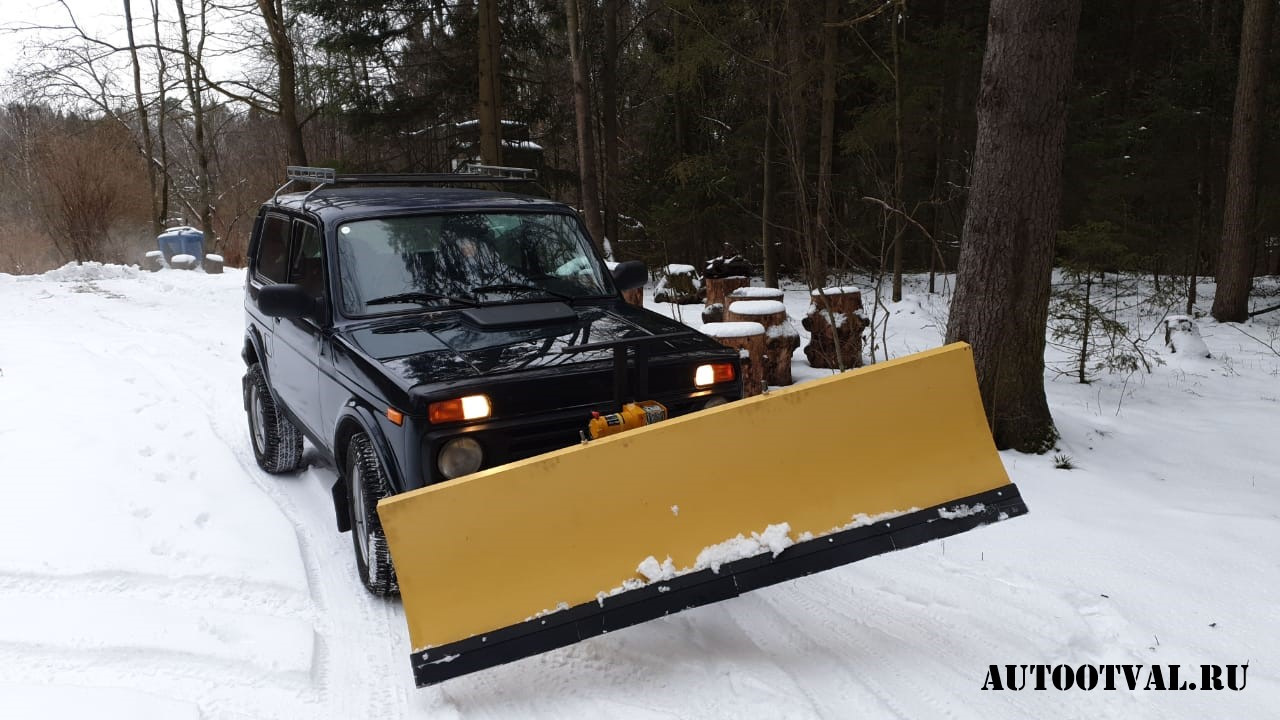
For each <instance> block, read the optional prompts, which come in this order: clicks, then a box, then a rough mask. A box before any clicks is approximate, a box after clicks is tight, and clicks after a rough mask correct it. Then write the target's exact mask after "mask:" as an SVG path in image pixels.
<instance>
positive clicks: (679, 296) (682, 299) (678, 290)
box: [653, 265, 702, 305]
mask: <svg viewBox="0 0 1280 720" xmlns="http://www.w3.org/2000/svg"><path fill="white" fill-rule="evenodd" d="M658 275H659V277H658V286H657V287H655V288H654V290H653V299H654V301H655V302H664V303H675V304H677V305H696V304H697V303H699V302H702V299H701V297H700V294H701V293H700V291H701V289H702V281H701V280H700V279H699V278H698V273H697V271H696V270H694V268H693V266H692V265H668V266H666V267H665V268H663V269H662V271H661V272H660V273H659V274H658Z"/></svg>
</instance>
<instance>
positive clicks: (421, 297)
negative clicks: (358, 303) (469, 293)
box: [364, 292, 480, 307]
mask: <svg viewBox="0 0 1280 720" xmlns="http://www.w3.org/2000/svg"><path fill="white" fill-rule="evenodd" d="M436 300H448V301H449V302H451V303H453V304H454V305H466V306H467V307H480V303H478V302H476V301H475V300H471V299H469V298H459V297H454V296H452V295H442V294H440V293H429V292H406V293H396V294H395V295H386V296H384V297H380V298H374V299H372V300H365V301H364V304H365V305H390V304H392V303H418V304H420V305H426V304H428V303H432V302H435V301H436Z"/></svg>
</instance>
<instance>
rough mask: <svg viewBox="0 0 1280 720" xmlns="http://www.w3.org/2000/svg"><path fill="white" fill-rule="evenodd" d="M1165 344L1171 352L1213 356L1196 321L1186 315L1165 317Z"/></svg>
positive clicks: (1193, 355)
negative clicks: (1202, 337)
mask: <svg viewBox="0 0 1280 720" xmlns="http://www.w3.org/2000/svg"><path fill="white" fill-rule="evenodd" d="M1164 344H1165V347H1167V348H1169V352H1171V353H1181V354H1183V355H1186V356H1188V357H1206V358H1207V357H1212V356H1211V355H1210V354H1209V346H1207V345H1205V344H1204V340H1203V339H1201V337H1200V330H1199V329H1198V328H1197V327H1196V321H1195V320H1192V319H1191V318H1189V317H1187V316H1186V315H1170V316H1169V317H1167V318H1165V319H1164Z"/></svg>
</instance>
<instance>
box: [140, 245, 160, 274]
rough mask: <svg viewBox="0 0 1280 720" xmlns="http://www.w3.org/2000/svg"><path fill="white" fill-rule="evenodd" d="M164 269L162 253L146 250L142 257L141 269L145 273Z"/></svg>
mask: <svg viewBox="0 0 1280 720" xmlns="http://www.w3.org/2000/svg"><path fill="white" fill-rule="evenodd" d="M163 267H164V253H162V252H160V251H159V250H148V251H147V253H146V254H145V255H143V256H142V269H143V270H146V271H147V272H159V271H160V270H161V268H163Z"/></svg>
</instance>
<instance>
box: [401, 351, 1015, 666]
mask: <svg viewBox="0 0 1280 720" xmlns="http://www.w3.org/2000/svg"><path fill="white" fill-rule="evenodd" d="M378 512H379V515H380V517H381V519H382V525H383V527H384V529H385V531H386V534H387V540H388V543H389V545H390V548H391V555H392V560H393V562H394V564H395V567H396V574H397V577H398V578H399V581H400V590H401V595H402V598H403V600H404V609H405V617H406V619H407V621H408V624H409V637H410V641H411V643H412V645H413V647H414V648H415V650H414V652H413V655H412V663H413V668H414V676H415V679H416V681H417V683H418V685H419V686H423V685H431V684H434V683H438V682H441V681H443V680H447V679H449V678H453V677H457V676H459V675H465V674H467V673H471V672H475V671H477V670H482V669H485V668H488V667H492V666H494V665H500V664H502V663H506V662H510V661H512V660H517V659H520V658H523V657H528V656H530V655H534V654H537V653H541V652H545V651H547V650H551V649H554V648H557V647H562V646H565V645H569V644H571V643H575V642H578V641H579V640H582V639H585V638H588V637H591V636H594V635H599V634H602V633H605V632H609V631H611V630H616V629H619V628H623V627H627V626H629V625H634V624H637V623H640V622H644V621H646V620H652V619H654V618H658V617H661V616H663V615H667V614H670V613H673V612H678V611H680V610H683V609H686V608H691V607H697V606H699V605H706V604H708V603H712V602H717V601H719V600H724V599H727V598H731V597H734V596H736V595H739V594H741V593H744V592H747V591H749V590H754V589H756V588H759V587H764V586H766V585H771V584H773V583H777V582H781V581H783V580H787V579H791V578H796V577H801V576H804V575H808V574H811V573H814V572H818V571H820V570H826V569H829V568H833V567H836V566H839V565H844V564H847V563H851V562H855V561H857V560H861V559H863V558H866V557H870V556H872V555H878V554H881V553H885V552H889V551H891V550H896V549H900V548H904V547H910V546H912V545H918V544H920V543H923V542H927V541H929V540H934V539H938V538H943V537H947V536H949V535H954V534H956V533H960V532H964V531H966V530H971V529H973V528H975V527H977V526H979V525H983V524H986V523H991V522H996V521H998V520H1004V519H1006V518H1009V517H1014V516H1017V515H1022V514H1025V513H1026V512H1027V508H1026V505H1025V504H1024V503H1023V502H1022V498H1021V496H1020V495H1019V493H1018V489H1017V487H1016V486H1014V485H1013V484H1012V483H1010V482H1009V478H1008V476H1007V475H1006V474H1005V471H1004V467H1003V465H1002V464H1001V462H1000V457H999V455H998V454H997V453H996V449H995V446H994V444H993V443H992V440H991V434H990V432H989V431H988V428H987V424H986V420H985V417H984V415H983V411H982V403H981V400H980V398H979V395H978V387H977V382H976V379H975V376H974V370H973V358H972V352H971V350H970V348H969V346H968V345H965V344H963V343H957V344H953V345H948V346H946V347H943V348H939V349H936V350H930V351H926V352H923V353H919V354H916V355H911V356H907V357H903V358H899V359H896V360H891V361H888V362H885V363H881V364H878V365H873V366H871V367H868V368H863V369H860V370H855V371H851V372H846V373H841V374H838V375H833V376H832V377H830V378H825V379H822V380H817V381H814V382H810V383H805V384H803V385H798V386H794V387H790V388H786V389H783V390H778V391H774V392H771V393H769V394H766V395H762V396H757V397H753V398H749V399H746V400H742V401H739V402H735V403H729V404H727V405H722V406H720V407H717V408H713V409H710V410H705V411H702V412H699V413H695V414H692V415H686V416H683V417H679V418H675V419H672V420H668V421H666V422H662V423H658V424H655V425H650V426H647V427H643V428H640V429H637V430H633V431H629V432H626V433H622V434H620V435H616V436H612V437H608V438H604V439H601V440H597V441H594V442H591V443H589V444H586V445H581V446H575V447H571V448H566V449H564V450H558V451H555V452H551V453H547V454H546V455H541V456H538V457H534V458H530V459H528V460H522V461H519V462H515V463H511V464H509V465H504V466H501V467H496V468H492V469H490V470H484V471H481V472H478V473H475V474H473V475H469V476H466V477H462V478H458V479H456V480H452V481H449V482H445V483H440V484H438V485H432V486H429V487H426V488H423V489H421V490H416V491H413V492H409V493H405V494H402V495H396V496H393V497H390V498H387V499H385V500H383V501H381V502H380V503H379V505H378ZM877 516H884V518H885V519H882V520H880V521H878V522H874V523H870V524H864V523H861V522H856V521H857V520H859V519H861V518H864V517H877ZM781 523H788V524H789V526H790V538H791V539H792V540H799V539H800V538H801V537H804V538H809V537H810V536H812V539H804V540H800V541H799V542H796V543H795V544H794V545H792V546H790V547H788V548H786V549H785V550H783V551H782V552H781V553H779V554H777V555H776V556H774V555H772V554H770V553H767V552H766V553H765V554H763V555H758V556H755V557H750V558H746V559H743V560H737V561H734V562H730V563H726V564H724V565H722V566H720V567H719V568H718V570H719V572H713V571H712V570H711V569H699V570H693V568H695V566H696V562H697V558H698V554H699V553H700V552H701V551H702V550H703V549H704V548H706V547H708V546H712V545H716V544H718V543H721V542H723V541H725V540H728V539H731V538H733V537H735V536H737V535H738V534H745V535H750V533H752V532H762V531H764V530H765V529H766V528H767V527H768V526H769V525H778V524H781ZM649 556H653V557H654V558H656V559H658V560H659V561H662V560H663V559H665V558H667V557H670V558H671V560H672V562H673V564H674V566H675V567H676V568H689V569H691V570H690V572H688V573H686V574H681V575H679V576H678V577H675V578H673V579H670V580H663V581H660V582H655V583H651V584H647V585H644V586H642V587H636V588H635V589H630V590H624V591H622V592H617V593H615V594H612V595H608V593H609V592H610V591H611V590H613V589H615V588H620V587H622V586H623V585H624V583H626V584H628V585H629V586H635V585H637V584H638V583H637V581H640V580H643V578H642V577H641V576H640V575H639V574H638V571H637V566H638V565H639V564H640V563H641V562H642V561H643V560H645V559H646V558H647V557H649ZM602 593H604V595H602ZM557 608H562V609H560V610H559V611H557V610H556V609H557ZM566 608H567V609H566Z"/></svg>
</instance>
